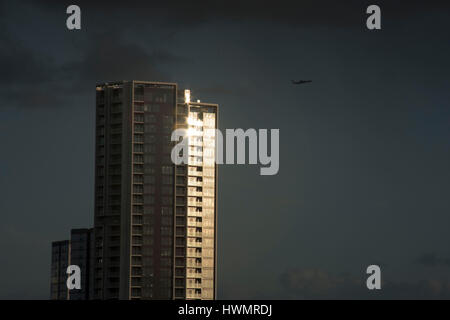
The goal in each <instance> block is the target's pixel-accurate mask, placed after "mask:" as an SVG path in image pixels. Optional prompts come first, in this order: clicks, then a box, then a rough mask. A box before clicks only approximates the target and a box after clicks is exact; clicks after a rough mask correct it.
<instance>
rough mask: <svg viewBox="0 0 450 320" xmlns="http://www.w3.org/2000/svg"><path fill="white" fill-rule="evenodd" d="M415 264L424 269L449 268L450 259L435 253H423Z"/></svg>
mask: <svg viewBox="0 0 450 320" xmlns="http://www.w3.org/2000/svg"><path fill="white" fill-rule="evenodd" d="M416 262H417V263H418V264H420V265H422V266H425V267H450V258H445V257H440V256H438V255H437V254H436V253H424V254H422V255H421V256H420V257H418V258H417V259H416Z"/></svg>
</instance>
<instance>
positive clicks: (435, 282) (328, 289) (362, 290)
mask: <svg viewBox="0 0 450 320" xmlns="http://www.w3.org/2000/svg"><path fill="white" fill-rule="evenodd" d="M365 276H366V275H365V274H364V275H361V276H360V277H355V276H352V275H347V274H333V273H330V272H327V271H324V270H320V269H299V268H297V269H289V270H287V271H286V272H284V273H283V274H281V276H280V283H281V285H282V287H283V288H284V290H285V292H286V297H287V298H290V299H449V298H450V281H449V280H447V279H432V278H430V279H421V280H416V281H411V282H401V281H393V280H389V279H384V278H383V276H382V277H381V279H382V286H381V290H368V289H367V287H366V278H365Z"/></svg>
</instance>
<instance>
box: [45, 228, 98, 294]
mask: <svg viewBox="0 0 450 320" xmlns="http://www.w3.org/2000/svg"><path fill="white" fill-rule="evenodd" d="M93 231H94V229H72V230H71V232H70V234H71V236H70V240H63V241H55V242H53V243H52V263H51V275H50V299H51V300H89V299H91V298H92V294H93V285H92V281H93V280H92V277H91V275H92V270H93V239H94V237H93ZM70 265H76V266H78V267H80V272H81V274H80V277H81V278H80V280H81V281H80V283H81V289H72V290H69V289H68V288H67V278H68V276H69V275H68V274H67V267H68V266H70Z"/></svg>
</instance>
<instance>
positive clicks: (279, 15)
mask: <svg viewBox="0 0 450 320" xmlns="http://www.w3.org/2000/svg"><path fill="white" fill-rule="evenodd" d="M38 3H39V4H40V5H41V6H43V7H45V8H46V9H48V10H58V11H61V12H63V11H62V10H63V8H66V7H67V6H68V5H70V4H71V3H70V1H49V0H41V1H38ZM376 3H377V4H378V5H379V6H380V7H382V10H383V11H382V12H383V13H386V15H387V16H388V17H391V18H393V19H397V18H404V17H408V16H410V15H411V14H414V13H417V12H421V13H426V12H427V13H428V12H430V11H435V10H441V9H446V8H449V7H450V5H449V3H448V2H444V1H439V0H430V1H427V2H426V3H425V2H424V1H419V0H411V1H408V3H403V2H400V1H388V0H379V1H377V2H376ZM77 4H78V5H79V6H80V7H81V8H82V10H84V11H82V12H86V13H87V14H91V13H104V14H111V13H112V12H121V13H122V17H119V19H122V18H123V19H128V17H131V16H132V17H133V19H135V21H141V22H142V21H143V19H144V20H145V21H147V23H149V22H153V23H158V24H165V25H183V26H196V25H199V24H202V23H207V22H214V21H250V20H252V21H260V22H273V23H279V24H286V25H293V26H315V25H319V26H352V25H353V26H357V27H361V21H364V17H365V15H366V12H365V10H366V8H367V7H368V6H369V5H371V4H373V1H369V0H347V1H345V2H343V1H331V0H304V1H278V2H276V3H269V4H266V3H262V2H260V1H227V2H219V1H216V2H214V1H195V2H187V1H164V2H155V1H138V0H129V1H126V2H116V3H114V4H112V3H111V1H107V0H99V1H87V0H80V1H78V2H77ZM130 12H132V13H133V14H132V15H130Z"/></svg>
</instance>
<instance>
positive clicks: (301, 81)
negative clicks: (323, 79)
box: [291, 80, 312, 84]
mask: <svg viewBox="0 0 450 320" xmlns="http://www.w3.org/2000/svg"><path fill="white" fill-rule="evenodd" d="M291 81H292V84H304V83H310V82H312V80H299V81H295V80H291Z"/></svg>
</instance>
